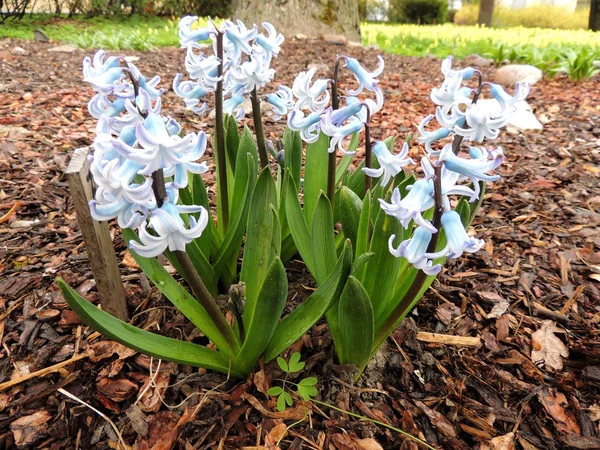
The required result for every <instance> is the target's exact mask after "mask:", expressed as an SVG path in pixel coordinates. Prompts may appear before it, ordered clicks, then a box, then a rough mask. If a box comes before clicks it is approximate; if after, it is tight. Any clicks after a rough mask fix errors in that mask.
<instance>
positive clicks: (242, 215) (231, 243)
mask: <svg viewBox="0 0 600 450" xmlns="http://www.w3.org/2000/svg"><path fill="white" fill-rule="evenodd" d="M252 160H253V157H252V155H249V154H247V155H246V161H247V164H248V165H249V166H250V165H253V164H254V163H253V161H252ZM237 167H238V171H239V170H240V165H238V166H237ZM252 167H253V166H251V167H250V170H252ZM238 182H239V186H238ZM253 191H254V172H251V173H250V174H249V175H248V177H246V179H243V178H240V179H236V183H235V192H234V202H233V203H234V204H239V205H240V210H239V212H238V213H237V214H235V216H233V220H232V221H231V222H230V224H229V229H228V230H227V234H226V235H225V237H224V238H223V242H222V243H221V246H220V247H219V250H218V252H217V254H216V257H215V262H214V264H213V269H214V271H215V276H220V275H221V274H222V273H223V272H224V271H225V270H226V268H227V266H228V265H229V264H231V263H232V262H233V263H234V264H235V260H236V259H237V257H238V254H239V252H240V247H241V245H242V241H243V238H244V231H245V229H246V224H247V219H248V211H249V207H250V203H251V200H252V193H253ZM238 195H239V196H240V197H241V200H240V201H239V202H237V201H236V197H237V196H238Z"/></svg>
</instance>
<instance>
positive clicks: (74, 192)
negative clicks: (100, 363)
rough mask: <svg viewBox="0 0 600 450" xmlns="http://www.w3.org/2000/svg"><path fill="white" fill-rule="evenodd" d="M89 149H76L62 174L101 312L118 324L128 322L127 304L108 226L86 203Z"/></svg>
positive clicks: (90, 193)
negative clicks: (98, 298) (92, 212)
mask: <svg viewBox="0 0 600 450" xmlns="http://www.w3.org/2000/svg"><path fill="white" fill-rule="evenodd" d="M88 153H89V147H83V148H78V149H77V150H75V152H74V153H73V157H72V158H71V162H70V163H69V167H67V170H65V175H66V176H67V181H68V182H69V190H70V191H71V197H72V198H73V203H74V205H75V210H76V211H77V222H79V228H81V234H82V236H83V241H84V242H85V247H86V249H87V252H88V257H89V259H90V265H91V266H92V272H93V273H94V279H95V280H96V289H98V294H99V295H100V304H101V305H102V309H103V310H104V311H106V312H108V313H110V314H112V315H113V316H115V317H118V318H119V319H121V320H125V321H127V301H126V299H125V290H124V289H123V283H122V281H121V275H120V273H119V264H118V262H117V257H116V255H115V249H114V246H113V244H112V240H111V238H110V230H109V228H108V223H106V222H98V221H96V220H94V219H93V218H92V215H91V213H90V207H89V204H88V203H89V201H90V200H92V199H93V198H94V197H93V190H92V181H91V179H90V162H89V160H88V157H87V156H88Z"/></svg>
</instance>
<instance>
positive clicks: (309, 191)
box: [290, 133, 329, 227]
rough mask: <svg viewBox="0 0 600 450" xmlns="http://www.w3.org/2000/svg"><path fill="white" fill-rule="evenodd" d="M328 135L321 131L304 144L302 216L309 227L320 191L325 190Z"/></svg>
mask: <svg viewBox="0 0 600 450" xmlns="http://www.w3.org/2000/svg"><path fill="white" fill-rule="evenodd" d="M328 149H329V137H328V136H327V135H326V134H325V133H321V135H320V136H319V140H318V141H317V142H315V143H313V144H308V145H307V146H306V158H305V163H304V217H305V218H306V223H307V225H308V226H309V227H310V226H311V225H312V221H313V214H314V210H315V208H316V206H317V202H318V200H319V197H320V196H321V192H327V166H328V163H329V152H328V151H327V150H328ZM290 220H291V219H290Z"/></svg>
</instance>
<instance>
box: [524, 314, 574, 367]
mask: <svg viewBox="0 0 600 450" xmlns="http://www.w3.org/2000/svg"><path fill="white" fill-rule="evenodd" d="M557 331H560V330H559V329H558V328H557V327H556V324H555V323H554V322H552V321H551V320H544V322H543V323H542V326H541V328H540V329H539V330H537V331H536V332H535V333H533V334H532V335H531V346H532V350H531V360H532V361H533V362H534V363H535V364H540V363H541V364H544V365H545V366H546V368H550V369H553V370H555V371H557V372H560V371H561V370H562V368H563V358H567V357H568V356H569V349H568V348H567V346H566V345H565V344H564V343H563V341H561V340H560V339H559V338H558V337H557V336H556V335H555V334H554V333H555V332H557Z"/></svg>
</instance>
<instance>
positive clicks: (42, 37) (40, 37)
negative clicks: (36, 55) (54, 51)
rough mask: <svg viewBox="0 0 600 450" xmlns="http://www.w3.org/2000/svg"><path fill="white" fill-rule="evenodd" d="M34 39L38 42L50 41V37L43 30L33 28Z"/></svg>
mask: <svg viewBox="0 0 600 450" xmlns="http://www.w3.org/2000/svg"><path fill="white" fill-rule="evenodd" d="M33 40H34V41H37V42H50V38H48V36H46V33H44V32H43V31H42V30H33Z"/></svg>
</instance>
